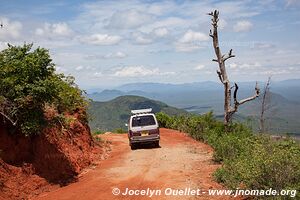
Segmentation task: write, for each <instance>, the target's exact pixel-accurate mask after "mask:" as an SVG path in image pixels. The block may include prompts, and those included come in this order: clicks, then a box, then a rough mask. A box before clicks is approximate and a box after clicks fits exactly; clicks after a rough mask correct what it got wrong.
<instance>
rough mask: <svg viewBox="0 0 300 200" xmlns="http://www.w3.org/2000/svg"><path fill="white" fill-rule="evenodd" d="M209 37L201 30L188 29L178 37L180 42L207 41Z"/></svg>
mask: <svg viewBox="0 0 300 200" xmlns="http://www.w3.org/2000/svg"><path fill="white" fill-rule="evenodd" d="M208 39H209V38H208V36H207V34H204V33H201V32H195V31H192V30H188V31H187V32H185V34H184V35H183V36H182V37H181V38H180V39H179V42H180V43H191V42H198V41H199V42H202V41H207V40H208Z"/></svg>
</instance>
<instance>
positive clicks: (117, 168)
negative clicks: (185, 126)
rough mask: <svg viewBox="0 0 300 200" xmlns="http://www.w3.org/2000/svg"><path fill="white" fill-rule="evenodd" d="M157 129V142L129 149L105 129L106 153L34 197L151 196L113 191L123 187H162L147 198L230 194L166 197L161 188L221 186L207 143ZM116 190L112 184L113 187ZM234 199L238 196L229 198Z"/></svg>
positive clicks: (119, 136) (122, 137)
mask: <svg viewBox="0 0 300 200" xmlns="http://www.w3.org/2000/svg"><path fill="white" fill-rule="evenodd" d="M160 130H161V143H160V145H161V147H160V148H153V147H152V146H149V145H148V146H140V148H138V149H136V150H130V147H129V146H128V139H127V135H126V134H104V135H101V136H99V137H100V139H101V140H108V141H110V142H111V153H110V155H109V157H108V158H107V159H106V160H103V161H101V162H100V164H99V165H98V166H96V167H95V168H94V169H91V170H89V171H86V172H85V173H82V174H81V175H80V178H79V179H78V182H76V183H72V184H69V185H67V186H65V187H61V188H57V189H55V190H53V191H50V192H45V193H43V194H40V195H39V196H38V197H37V199H39V200H52V199H56V200H60V199H61V200H67V199H70V200H71V199H72V200H81V199H93V200H94V199H99V200H100V199H101V200H111V199H112V200H113V199H150V197H148V196H143V195H141V196H137V195H133V196H130V195H121V194H120V195H113V194H112V190H113V188H118V189H119V190H120V191H121V193H123V192H125V190H126V188H128V189H135V190H136V189H139V190H142V189H144V190H147V189H148V188H149V189H152V190H154V189H157V190H161V191H162V193H161V195H156V196H153V197H152V198H151V199H220V200H221V199H222V200H223V199H231V198H232V197H230V196H209V195H208V194H207V193H206V194H204V193H201V195H198V196H194V195H185V196H167V195H165V194H164V190H165V189H166V188H173V189H185V188H191V189H201V190H202V191H206V192H207V191H208V190H209V189H224V188H223V187H222V186H221V185H219V184H218V183H216V182H215V181H213V178H212V173H213V172H214V171H215V170H216V169H217V168H218V167H219V165H218V164H216V163H214V162H213V161H212V153H213V150H212V148H211V147H210V146H208V145H206V144H203V143H200V142H197V141H195V140H193V139H192V138H190V137H188V136H187V135H186V134H184V133H180V132H178V131H174V130H169V129H160ZM116 190H117V189H116ZM234 199H238V198H234Z"/></svg>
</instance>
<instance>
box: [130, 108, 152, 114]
mask: <svg viewBox="0 0 300 200" xmlns="http://www.w3.org/2000/svg"><path fill="white" fill-rule="evenodd" d="M151 112H152V108H147V109H140V110H131V114H133V115H137V114H144V113H151Z"/></svg>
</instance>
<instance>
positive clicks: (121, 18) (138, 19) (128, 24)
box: [107, 9, 152, 29]
mask: <svg viewBox="0 0 300 200" xmlns="http://www.w3.org/2000/svg"><path fill="white" fill-rule="evenodd" d="M151 19H152V17H151V15H148V14H145V13H142V12H139V11H137V10H134V9H131V10H124V11H121V12H120V11H116V12H115V13H114V14H113V15H112V17H111V18H110V20H109V23H108V25H107V26H108V27H109V28H115V29H131V28H136V27H139V26H141V25H143V24H145V23H147V22H149V21H150V20H151Z"/></svg>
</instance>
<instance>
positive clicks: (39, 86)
mask: <svg viewBox="0 0 300 200" xmlns="http://www.w3.org/2000/svg"><path fill="white" fill-rule="evenodd" d="M32 46H33V45H32V44H24V45H23V46H12V45H9V47H8V48H7V49H5V50H3V51H0V119H2V118H3V119H4V120H5V121H9V122H10V123H11V124H12V125H13V126H15V127H16V128H19V129H20V130H21V132H22V133H23V134H26V135H30V134H37V133H39V132H40V131H41V129H42V128H43V127H44V126H45V125H47V123H48V121H47V119H46V118H45V116H44V114H45V111H46V110H45V107H46V106H47V105H51V106H52V107H53V108H54V109H55V110H57V112H58V114H64V113H72V112H73V111H74V112H75V110H76V109H78V108H82V109H85V107H86V105H87V102H86V99H85V97H84V96H83V94H82V91H81V90H80V89H79V88H78V87H77V86H76V85H75V83H74V79H73V78H72V77H68V76H67V77H66V76H64V75H63V74H57V73H55V65H54V63H52V59H51V58H50V55H49V52H48V50H46V49H44V48H37V49H34V50H32Z"/></svg>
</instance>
